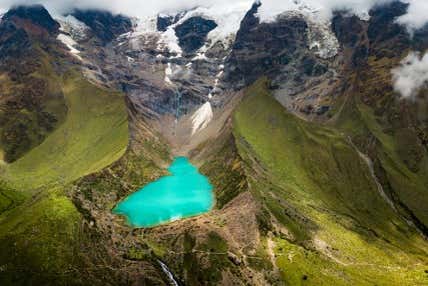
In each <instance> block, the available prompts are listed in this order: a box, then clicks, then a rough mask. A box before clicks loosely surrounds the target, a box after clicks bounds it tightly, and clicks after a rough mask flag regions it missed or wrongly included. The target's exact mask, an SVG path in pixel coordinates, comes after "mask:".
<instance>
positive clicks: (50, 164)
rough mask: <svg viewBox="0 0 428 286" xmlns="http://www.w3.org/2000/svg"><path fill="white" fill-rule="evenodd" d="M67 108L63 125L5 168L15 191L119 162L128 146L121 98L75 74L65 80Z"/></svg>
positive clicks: (68, 179) (65, 179)
mask: <svg viewBox="0 0 428 286" xmlns="http://www.w3.org/2000/svg"><path fill="white" fill-rule="evenodd" d="M63 93H64V95H65V97H66V100H67V106H68V108H69V111H68V115H67V118H66V120H65V122H64V123H63V124H62V125H61V126H60V127H59V128H57V129H56V130H55V131H54V132H53V133H52V134H51V135H50V136H49V137H48V138H47V139H46V140H45V141H44V142H43V143H42V144H41V145H39V146H37V147H36V148H34V149H33V150H31V152H30V153H28V154H26V155H25V156H24V157H22V158H20V159H19V160H18V161H16V162H15V163H13V164H11V165H9V166H8V167H7V169H6V173H5V175H4V178H6V179H7V180H8V181H10V182H11V184H12V185H14V186H15V187H16V188H18V189H24V190H28V189H33V190H34V189H37V188H41V187H46V185H49V184H67V183H69V182H71V181H73V180H76V179H78V178H80V177H82V176H84V175H87V174H90V173H93V172H96V171H98V170H101V169H102V168H103V167H105V166H107V165H109V164H111V163H112V162H115V161H116V160H118V159H119V158H120V157H121V156H122V155H123V154H124V152H125V150H126V147H127V144H128V125H127V113H126V107H125V104H124V98H123V97H122V96H121V95H120V94H118V93H114V92H110V91H107V90H104V89H101V88H99V87H96V86H94V85H92V84H90V83H88V82H87V81H86V80H83V79H82V77H81V76H80V75H78V74H77V73H75V72H71V73H69V74H67V75H66V76H65V78H64V85H63Z"/></svg>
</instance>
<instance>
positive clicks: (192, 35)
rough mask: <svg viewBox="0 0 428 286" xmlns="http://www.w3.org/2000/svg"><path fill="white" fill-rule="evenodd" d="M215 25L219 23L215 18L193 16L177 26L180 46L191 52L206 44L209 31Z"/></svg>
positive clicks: (176, 31)
mask: <svg viewBox="0 0 428 286" xmlns="http://www.w3.org/2000/svg"><path fill="white" fill-rule="evenodd" d="M215 27H217V24H216V23H215V22H214V21H213V20H207V19H204V18H202V17H192V18H189V19H187V20H186V21H184V22H183V23H181V24H180V25H178V26H177V27H175V34H176V35H177V37H178V40H179V44H180V47H181V48H182V49H183V51H184V52H185V53H188V54H189V53H192V52H195V51H196V50H198V49H199V48H201V47H202V46H203V45H204V43H205V41H206V39H207V35H208V33H209V32H210V31H212V30H213V29H214V28H215Z"/></svg>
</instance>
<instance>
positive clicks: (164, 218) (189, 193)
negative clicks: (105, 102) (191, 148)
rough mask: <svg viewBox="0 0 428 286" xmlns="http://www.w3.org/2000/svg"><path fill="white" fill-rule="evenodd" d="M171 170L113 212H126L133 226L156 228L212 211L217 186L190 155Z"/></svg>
mask: <svg viewBox="0 0 428 286" xmlns="http://www.w3.org/2000/svg"><path fill="white" fill-rule="evenodd" d="M168 171H169V172H170V174H171V175H169V176H165V177H162V178H160V179H159V180H157V181H154V182H152V183H150V184H148V185H146V186H145V187H143V188H141V189H140V190H138V191H137V192H135V193H133V194H131V195H129V196H128V197H127V198H125V199H124V200H123V201H122V202H120V203H119V204H118V205H117V206H116V207H115V208H114V209H113V213H115V214H119V215H124V216H125V217H126V219H127V222H128V224H129V225H131V226H133V227H153V226H156V225H160V224H164V223H167V222H171V221H175V220H178V219H181V218H187V217H191V216H195V215H200V214H203V213H206V212H208V211H209V210H211V208H212V207H213V204H214V195H213V187H212V185H211V184H210V182H209V180H208V178H207V177H205V176H204V175H202V174H200V173H199V171H198V169H197V168H196V167H195V166H193V165H192V164H191V163H190V162H189V160H188V159H187V158H186V157H177V158H175V160H174V161H173V162H172V164H171V166H169V168H168Z"/></svg>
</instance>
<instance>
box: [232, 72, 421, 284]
mask: <svg viewBox="0 0 428 286" xmlns="http://www.w3.org/2000/svg"><path fill="white" fill-rule="evenodd" d="M234 134H235V138H236V143H237V145H238V148H239V153H240V155H241V157H242V158H244V160H245V161H246V162H247V165H248V169H249V174H250V177H252V179H250V187H251V190H252V192H253V194H254V195H255V196H256V197H257V198H258V200H259V201H260V202H262V204H263V206H264V207H265V208H266V209H267V210H268V211H269V213H270V214H272V216H271V217H270V218H265V226H266V228H267V229H268V230H270V231H272V234H270V232H269V231H268V232H267V233H268V234H266V235H267V236H268V238H269V239H270V240H272V242H271V248H272V249H273V251H274V253H275V260H276V264H277V266H278V267H279V271H280V272H281V274H282V277H283V279H284V281H285V283H286V284H287V285H424V283H426V282H427V278H428V277H427V275H428V274H427V273H426V270H427V269H426V265H427V262H428V261H427V251H428V244H427V242H426V240H424V239H423V238H422V236H421V235H420V234H419V233H418V232H417V231H416V229H415V228H414V227H413V226H411V225H409V224H408V223H407V222H406V219H403V218H402V216H401V215H399V214H398V213H397V212H396V211H395V210H394V209H393V208H392V207H391V206H390V204H389V202H388V200H387V199H385V198H384V197H383V195H382V193H381V191H382V190H381V189H380V187H379V186H378V185H377V183H376V181H375V178H374V176H373V174H372V173H371V170H370V168H369V164H368V162H367V161H366V160H364V156H362V155H361V154H359V153H358V151H357V149H356V147H355V145H354V144H352V142H350V139H349V137H348V134H347V133H346V132H345V131H341V130H340V129H338V128H333V127H328V126H321V125H319V124H314V123H310V122H306V121H304V120H302V119H299V118H297V117H296V116H294V115H292V114H290V113H288V112H287V111H286V110H285V109H284V108H283V107H282V106H281V105H280V104H279V103H278V102H277V101H276V100H275V99H274V98H273V97H271V96H270V94H269V92H268V89H267V81H266V80H260V81H258V82H257V83H256V84H254V85H253V86H252V87H251V88H250V89H249V90H248V91H247V96H246V98H245V99H244V101H243V102H242V104H241V105H240V106H239V108H238V109H237V111H236V114H235V118H234ZM387 151H388V150H387V149H385V152H387ZM409 187H410V186H409ZM415 195H417V193H415ZM414 200H417V198H414ZM283 227H285V229H286V231H282V232H280V231H278V230H281V228H283ZM278 233H285V235H284V234H282V235H278Z"/></svg>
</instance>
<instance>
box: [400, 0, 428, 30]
mask: <svg viewBox="0 0 428 286" xmlns="http://www.w3.org/2000/svg"><path fill="white" fill-rule="evenodd" d="M404 2H407V3H409V4H410V6H409V9H408V11H407V14H406V15H403V16H401V17H400V18H399V19H398V21H397V22H398V23H401V24H404V25H406V26H407V27H408V28H409V30H410V31H413V30H415V29H419V28H422V27H423V26H424V25H425V24H426V23H427V22H428V1H427V0H406V1H404Z"/></svg>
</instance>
